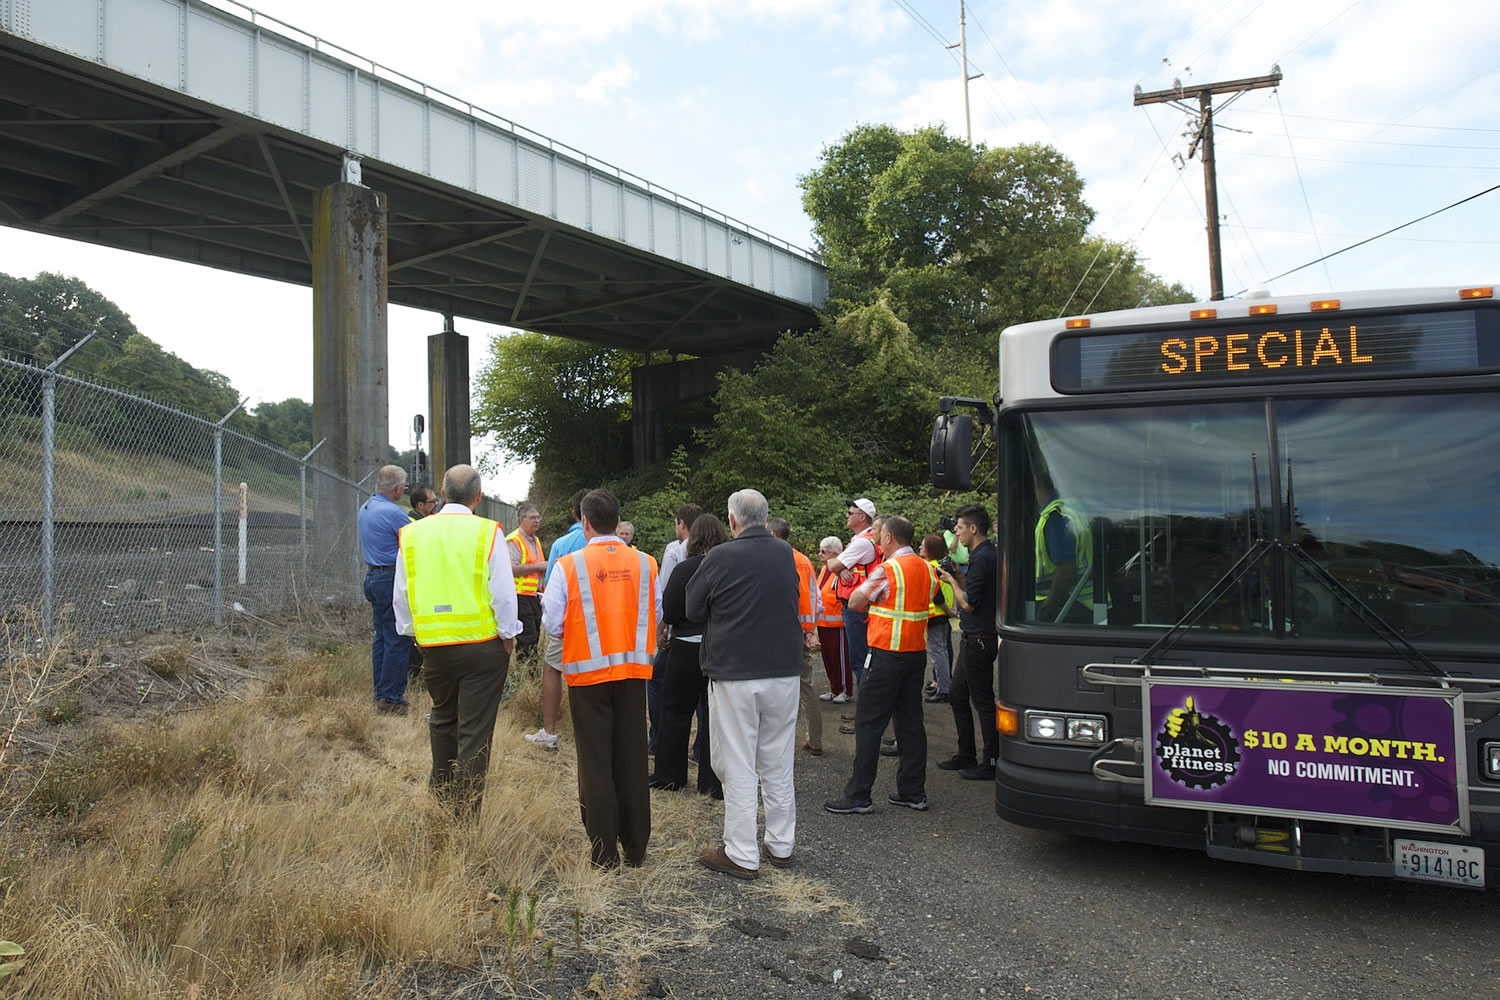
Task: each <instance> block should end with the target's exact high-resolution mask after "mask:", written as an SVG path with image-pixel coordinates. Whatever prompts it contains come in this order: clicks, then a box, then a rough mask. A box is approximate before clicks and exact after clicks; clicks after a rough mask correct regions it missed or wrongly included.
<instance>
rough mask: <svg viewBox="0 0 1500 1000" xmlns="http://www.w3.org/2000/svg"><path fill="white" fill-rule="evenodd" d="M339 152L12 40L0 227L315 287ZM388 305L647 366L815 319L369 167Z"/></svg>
mask: <svg viewBox="0 0 1500 1000" xmlns="http://www.w3.org/2000/svg"><path fill="white" fill-rule="evenodd" d="M341 163H342V150H341V149H339V148H337V147H335V146H332V145H328V144H323V143H320V142H319V141H317V140H314V139H310V138H308V137H307V136H304V135H300V134H297V133H294V132H290V131H284V130H279V129H278V128H277V127H276V126H273V125H269V124H267V123H266V122H262V121H256V120H254V119H250V118H246V117H241V116H237V115H225V114H223V113H222V112H217V113H216V112H215V111H214V110H213V109H211V108H209V107H207V106H198V105H197V104H196V102H194V101H193V99H191V98H188V97H185V96H184V95H182V94H180V93H177V92H173V91H168V90H166V89H163V88H158V87H156V86H155V85H153V84H149V83H147V82H145V81H131V82H124V81H122V79H121V78H120V77H119V75H118V74H116V75H113V76H110V77H108V78H106V74H104V73H101V72H99V71H98V70H97V68H96V67H93V66H92V65H91V64H89V63H86V62H84V61H82V60H72V59H70V58H66V57H61V56H59V54H58V53H56V52H54V51H50V50H40V49H35V48H33V47H32V46H31V45H30V44H29V43H27V42H25V41H23V40H21V39H18V38H16V37H15V36H11V35H4V34H0V224H4V225H9V226H13V227H16V228H20V229H26V230H30V231H33V232H39V233H45V234H49V235H55V236H63V237H67V238H70V239H77V240H84V241H88V242H91V243H98V244H102V245H104V246H110V247H116V248H119V249H124V250H134V251H138V252H141V253H148V254H154V255H157V256H161V257H169V258H173V259H176V260H183V261H190V262H192V263H197V264H206V265H208V266H211V267H218V268H222V269H225V270H231V271H235V272H238V273H242V274H251V275H256V276H259V277H265V278H274V279H277V280H281V281H290V282H295V283H297V284H302V285H310V284H311V283H312V264H311V254H312V246H311V232H312V213H313V206H314V198H315V195H316V194H317V192H319V191H320V190H322V189H324V188H325V187H327V186H328V185H329V184H331V183H333V182H335V181H337V180H338V179H339V175H340V168H341ZM363 183H364V184H365V185H366V186H368V187H370V188H373V189H375V190H377V191H381V192H384V193H385V194H386V196H387V198H388V206H389V216H388V221H387V232H388V239H389V244H388V269H389V299H390V301H391V302H394V303H399V304H402V305H409V306H414V307H416V308H420V309H427V310H431V311H434V312H438V313H445V314H451V315H453V316H456V317H466V318H469V319H475V320H482V321H485V322H490V323H498V324H503V325H507V326H514V327H519V328H524V329H529V330H536V331H540V332H543V333H550V334H558V335H562V336H567V337H572V338H576V339H580V340H586V341H589V342H592V343H597V344H601V345H607V346H611V347H618V348H624V349H628V350H636V351H650V350H666V351H672V352H677V353H686V354H693V355H701V356H707V355H716V354H721V353H725V352H730V351H736V350H742V349H745V348H749V347H758V346H765V345H767V344H769V343H770V342H771V340H772V339H773V338H774V337H775V336H776V334H777V333H778V332H780V331H782V330H786V329H805V328H807V327H809V326H811V325H813V323H815V322H816V319H815V316H814V314H813V312H812V310H811V309H808V308H806V307H803V306H800V305H798V304H796V303H794V302H789V301H787V300H785V299H781V298H777V297H775V296H772V295H768V294H765V293H763V292H759V291H757V290H755V289H753V288H749V287H747V286H745V285H742V284H740V283H737V282H733V281H729V280H727V279H724V278H721V277H718V276H715V275H712V274H709V273H706V272H703V271H699V270H696V269H694V268H691V267H688V266H686V265H681V264H676V263H674V262H672V261H669V260H665V259H663V258H660V257H656V256H653V255H650V254H647V253H644V252H636V251H633V249H632V248H631V247H629V246H623V245H611V244H610V243H609V242H608V241H605V240H601V239H599V238H597V237H594V236H592V235H591V234H588V233H586V232H583V231H580V230H576V229H572V228H570V227H568V226H565V225H562V224H560V223H558V222H556V221H555V220H552V219H548V218H545V217H540V216H532V215H528V214H527V213H526V212H524V211H522V210H520V209H515V208H510V207H507V206H503V205H500V204H498V203H496V202H493V201H491V200H489V199H485V198H483V197H481V196H478V195H475V194H473V193H471V192H467V191H464V190H462V189H460V188H452V187H448V186H445V185H443V184H441V183H439V182H437V181H435V180H433V179H432V178H431V177H425V176H422V175H419V174H415V173H410V172H407V171H404V170H402V169H400V168H396V167H390V166H386V165H383V164H379V163H375V162H373V161H368V160H367V161H365V163H364V164H363Z"/></svg>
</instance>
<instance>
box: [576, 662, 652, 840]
mask: <svg viewBox="0 0 1500 1000" xmlns="http://www.w3.org/2000/svg"><path fill="white" fill-rule="evenodd" d="M568 707H569V709H571V711H572V713H573V741H574V743H576V744H577V747H578V804H579V806H580V808H581V810H582V812H583V829H584V832H585V833H587V834H588V838H589V857H590V859H591V860H592V861H593V862H594V864H596V865H598V866H599V867H601V868H610V867H614V866H615V865H618V864H619V863H620V847H622V846H623V847H624V848H625V863H626V864H628V865H639V864H640V863H641V861H642V860H644V859H645V857H646V843H647V841H649V840H650V839H651V789H650V786H649V784H648V781H649V778H648V777H647V771H646V768H647V764H646V682H645V681H644V680H623V681H605V682H604V683H603V684H580V685H569V687H568Z"/></svg>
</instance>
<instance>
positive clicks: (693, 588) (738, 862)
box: [687, 490, 802, 879]
mask: <svg viewBox="0 0 1500 1000" xmlns="http://www.w3.org/2000/svg"><path fill="white" fill-rule="evenodd" d="M766 513H767V511H766V498H765V497H764V496H762V495H761V494H760V493H758V492H756V491H755V490H740V491H739V492H738V493H735V494H733V495H732V496H730V498H729V533H730V535H731V536H733V537H732V538H731V540H730V541H728V542H726V543H725V544H723V545H719V546H715V547H714V548H713V549H712V550H711V551H710V552H709V553H708V555H706V556H704V557H703V563H702V564H701V565H700V566H699V567H698V572H697V573H696V574H695V575H694V576H693V579H692V581H691V582H689V584H688V589H687V616H688V617H689V618H691V619H693V620H694V621H701V622H703V623H704V624H703V652H702V656H701V659H702V664H703V672H704V673H705V674H707V675H708V700H709V745H710V746H711V747H712V748H713V767H714V771H715V772H716V773H717V774H718V775H719V780H720V781H722V782H723V783H724V845H723V846H722V847H718V848H715V849H714V850H712V851H705V852H704V853H703V854H702V856H701V857H700V858H699V860H700V861H701V862H702V863H703V864H704V866H705V867H707V868H711V869H713V870H714V871H716V872H723V873H724V874H726V875H733V876H735V877H736V878H744V879H750V878H755V877H756V876H758V875H759V874H760V860H761V854H760V850H759V849H758V844H757V837H756V821H755V813H756V792H757V788H758V790H759V792H760V798H761V801H762V803H763V804H764V806H765V810H766V834H765V850H766V860H767V861H769V862H770V863H771V864H773V865H776V866H777V867H778V868H784V867H787V866H789V865H790V864H791V863H792V848H793V844H794V841H795V839H796V830H797V799H796V794H795V789H794V788H793V787H792V762H793V761H794V760H795V759H796V742H797V698H798V690H799V685H800V682H801V674H802V626H801V623H800V621H799V619H798V612H799V606H798V595H797V587H798V577H797V565H796V563H795V561H794V560H793V558H792V550H791V548H790V546H788V545H787V544H786V543H785V542H783V541H782V540H781V539H779V538H777V537H776V536H774V535H772V534H771V533H770V532H768V531H767V530H766Z"/></svg>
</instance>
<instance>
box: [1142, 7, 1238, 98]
mask: <svg viewBox="0 0 1500 1000" xmlns="http://www.w3.org/2000/svg"><path fill="white" fill-rule="evenodd" d="M1232 3H1234V0H1224V2H1223V3H1222V4H1220V5H1219V8H1218V10H1215V11H1214V12H1213V13H1212V14H1210V15H1208V16H1207V17H1205V18H1204V19H1203V20H1201V21H1199V22H1198V26H1197V27H1196V28H1194V29H1193V30H1192V31H1190V32H1188V36H1187V37H1186V38H1184V39H1183V40H1182V41H1180V42H1178V43H1177V44H1176V45H1174V46H1172V48H1171V49H1170V50H1169V51H1168V52H1167V54H1166V55H1165V56H1163V57H1162V60H1161V61H1162V62H1164V63H1167V64H1168V65H1170V64H1171V62H1172V57H1173V56H1175V55H1176V54H1177V50H1178V49H1180V48H1182V47H1183V46H1184V45H1186V44H1187V43H1188V42H1191V41H1192V40H1193V39H1194V38H1196V37H1198V32H1200V31H1202V30H1203V29H1204V28H1206V27H1208V23H1209V22H1210V21H1212V20H1213V19H1214V18H1216V17H1218V16H1219V15H1220V14H1222V13H1224V8H1226V7H1228V6H1229V5H1230V4H1232ZM1155 68H1156V67H1155V66H1153V67H1152V68H1151V69H1155ZM1150 75H1151V70H1147V71H1146V72H1144V73H1142V74H1141V76H1140V79H1139V80H1136V81H1135V82H1136V83H1137V84H1139V83H1140V82H1141V80H1144V79H1146V77H1148V76H1150Z"/></svg>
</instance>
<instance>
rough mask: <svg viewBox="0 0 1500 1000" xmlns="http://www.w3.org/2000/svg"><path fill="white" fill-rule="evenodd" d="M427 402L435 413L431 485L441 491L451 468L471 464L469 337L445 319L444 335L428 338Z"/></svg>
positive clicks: (446, 317)
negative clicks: (444, 477) (446, 473)
mask: <svg viewBox="0 0 1500 1000" xmlns="http://www.w3.org/2000/svg"><path fill="white" fill-rule="evenodd" d="M427 399H428V409H429V410H430V411H431V412H432V458H431V464H430V468H431V469H432V484H433V486H434V487H436V488H437V489H442V486H443V473H444V472H445V471H446V470H447V469H448V467H449V466H452V465H469V464H471V463H470V460H469V338H468V337H465V336H464V335H463V334H461V333H459V332H458V331H457V330H455V329H453V317H452V316H444V317H443V332H442V333H435V334H433V335H432V336H430V337H428V338H427Z"/></svg>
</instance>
